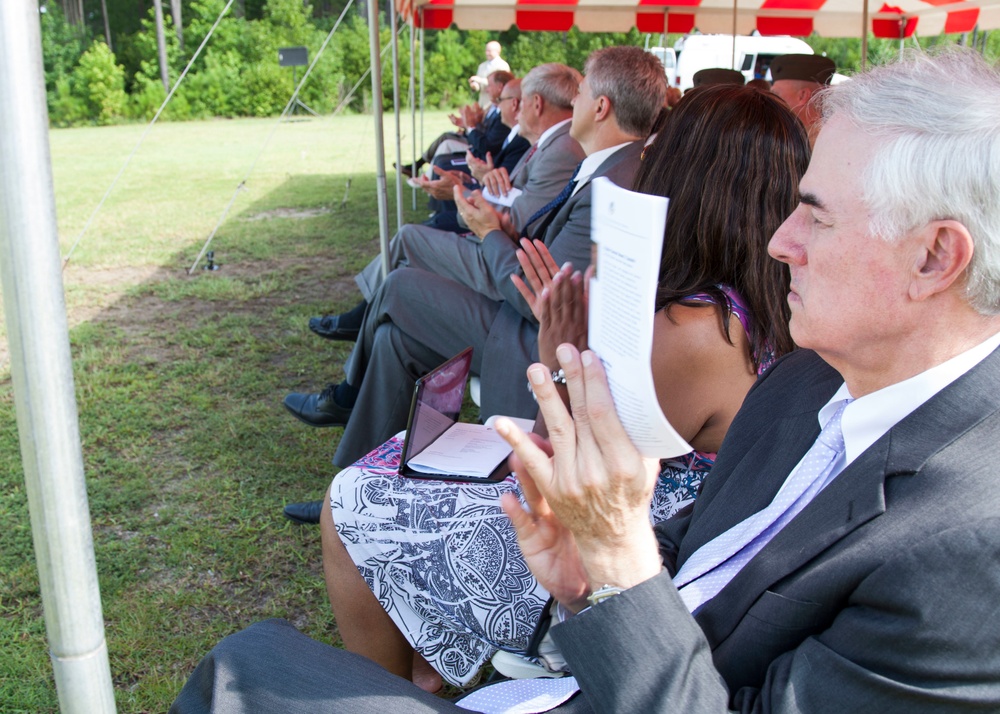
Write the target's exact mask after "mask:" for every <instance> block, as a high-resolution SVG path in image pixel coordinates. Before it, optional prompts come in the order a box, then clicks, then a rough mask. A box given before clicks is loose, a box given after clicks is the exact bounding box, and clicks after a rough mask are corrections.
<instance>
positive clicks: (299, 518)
mask: <svg viewBox="0 0 1000 714" xmlns="http://www.w3.org/2000/svg"><path fill="white" fill-rule="evenodd" d="M322 512H323V501H306V502H305V503H289V504H288V505H287V506H285V517H286V518H287V519H288V520H290V521H295V522H296V523H319V516H320V514H321V513H322Z"/></svg>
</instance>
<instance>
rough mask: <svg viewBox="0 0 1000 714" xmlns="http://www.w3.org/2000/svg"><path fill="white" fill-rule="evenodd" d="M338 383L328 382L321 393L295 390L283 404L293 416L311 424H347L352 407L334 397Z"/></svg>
mask: <svg viewBox="0 0 1000 714" xmlns="http://www.w3.org/2000/svg"><path fill="white" fill-rule="evenodd" d="M336 387H337V385H336V384H328V385H327V386H326V389H324V390H323V391H322V392H320V393H319V394H299V393H297V392H293V393H291V394H289V395H288V396H287V397H285V399H284V401H283V402H282V404H284V405H285V409H287V410H288V411H289V412H291V414H292V416H293V417H295V418H296V419H298V420H299V421H302V422H305V423H306V424H308V425H309V426H346V425H347V420H348V419H350V418H351V412H352V411H353V410H352V409H348V408H347V407H342V406H340V405H339V404H337V402H336V400H335V399H334V398H333V390H334V389H336Z"/></svg>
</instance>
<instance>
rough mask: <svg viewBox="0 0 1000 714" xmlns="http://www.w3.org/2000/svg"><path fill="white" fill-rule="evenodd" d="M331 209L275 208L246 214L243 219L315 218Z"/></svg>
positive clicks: (329, 211)
mask: <svg viewBox="0 0 1000 714" xmlns="http://www.w3.org/2000/svg"><path fill="white" fill-rule="evenodd" d="M331 212H332V209H330V208H326V207H320V208H275V209H273V210H270V211H262V212H260V213H255V214H254V215H252V216H247V217H246V218H244V219H243V220H244V221H269V220H271V219H272V218H291V219H293V220H302V219H304V218H315V217H316V216H325V215H326V214H328V213H331Z"/></svg>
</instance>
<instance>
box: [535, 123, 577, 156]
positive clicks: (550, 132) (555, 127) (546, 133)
mask: <svg viewBox="0 0 1000 714" xmlns="http://www.w3.org/2000/svg"><path fill="white" fill-rule="evenodd" d="M571 121H573V120H572V119H563V120H562V121H560V122H556V123H555V124H553V125H552V126H550V127H549V128H548V129H546V130H545V131H543V132H542V135H541V136H540V137H538V141H537V142H536V143H537V144H538V148H539V149H541V148H542V145H543V144H544V143H545V142H546V141H547V140H548V139H549V137H551V136H552V135H553V134H555V133H556V131H557V130H558V129H559V127H561V126H562V125H563V124H569V123H570V122H571Z"/></svg>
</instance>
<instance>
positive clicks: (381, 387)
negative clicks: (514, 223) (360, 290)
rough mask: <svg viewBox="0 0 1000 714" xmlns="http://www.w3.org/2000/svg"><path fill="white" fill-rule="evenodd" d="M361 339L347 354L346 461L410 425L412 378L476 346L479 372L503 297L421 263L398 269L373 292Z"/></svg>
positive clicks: (342, 459) (342, 448)
mask: <svg viewBox="0 0 1000 714" xmlns="http://www.w3.org/2000/svg"><path fill="white" fill-rule="evenodd" d="M368 303H369V304H368V309H367V311H366V312H365V319H364V322H363V324H362V326H361V333H360V334H359V336H358V340H357V342H356V343H355V345H354V349H353V350H352V351H351V354H350V356H349V357H348V358H347V363H346V364H345V366H344V372H345V375H346V378H347V382H348V384H351V385H352V386H354V387H357V388H358V389H359V390H360V392H359V394H358V400H357V403H356V404H355V406H354V412H353V413H352V414H351V418H350V421H349V422H348V424H347V426H346V427H345V428H344V435H343V438H341V440H340V444H339V445H338V447H337V452H336V454H335V455H334V457H333V463H334V464H336V465H337V466H341V467H346V466H350V465H351V464H352V463H354V462H355V461H357V460H358V459H359V458H361V457H362V456H364V455H365V454H367V453H368V452H369V451H371V450H372V449H374V448H375V447H376V446H378V445H379V444H382V443H383V442H385V441H386V440H387V439H389V438H390V437H391V436H392V435H393V434H395V433H397V432H398V431H400V430H402V429H405V428H406V421H407V418H408V416H409V410H410V401H411V399H412V397H413V383H414V381H415V380H416V379H417V378H418V377H420V376H422V375H424V374H426V373H427V372H429V371H430V370H432V369H434V368H435V367H437V366H438V365H440V364H441V363H442V362H444V361H445V360H447V359H448V358H450V357H453V356H454V355H456V354H458V353H459V352H461V351H462V350H463V349H465V348H466V347H470V346H471V347H472V348H473V358H472V371H473V372H475V373H479V371H480V370H481V368H482V359H483V357H482V355H483V350H484V349H485V346H486V341H487V338H488V337H489V333H490V327H491V326H492V325H493V320H494V318H495V317H496V315H497V312H498V311H499V310H500V305H501V303H500V302H498V301H496V300H491V299H490V298H488V297H486V296H485V295H483V294H482V293H479V292H477V291H475V290H472V289H470V288H468V287H466V286H465V285H462V284H460V283H457V282H455V281H453V280H449V279H447V278H444V277H441V276H439V275H435V274H434V273H430V272H427V271H425V270H421V269H420V268H413V267H410V268H407V269H405V270H394V271H393V272H391V273H389V276H388V278H386V280H385V281H384V282H383V283H382V284H381V285H380V286H379V288H378V289H377V290H375V292H373V293H371V297H370V298H369V299H368Z"/></svg>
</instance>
